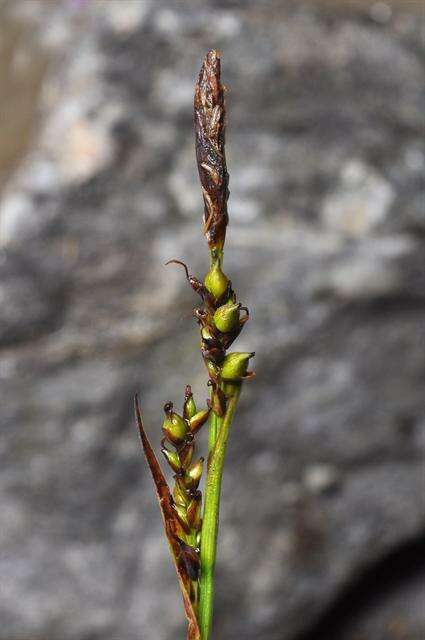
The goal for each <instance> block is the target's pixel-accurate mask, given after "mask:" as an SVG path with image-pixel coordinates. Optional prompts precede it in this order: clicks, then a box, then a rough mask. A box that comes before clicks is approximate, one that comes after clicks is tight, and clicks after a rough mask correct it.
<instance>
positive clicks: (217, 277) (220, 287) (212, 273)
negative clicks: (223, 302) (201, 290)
mask: <svg viewBox="0 0 425 640" xmlns="http://www.w3.org/2000/svg"><path fill="white" fill-rule="evenodd" d="M204 284H205V286H206V288H207V290H208V291H209V292H210V293H211V295H212V296H213V297H214V298H215V299H216V300H218V299H219V298H221V297H222V296H223V295H224V294H225V293H226V291H227V289H228V286H229V278H228V277H227V276H226V275H225V274H224V273H223V271H222V270H221V266H220V261H219V260H215V261H214V262H213V264H212V266H211V269H210V270H209V271H208V273H207V275H206V276H205V279H204Z"/></svg>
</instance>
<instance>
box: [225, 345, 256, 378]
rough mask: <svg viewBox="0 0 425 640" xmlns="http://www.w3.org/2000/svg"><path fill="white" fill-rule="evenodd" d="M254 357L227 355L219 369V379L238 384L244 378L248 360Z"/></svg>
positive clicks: (248, 354)
mask: <svg viewBox="0 0 425 640" xmlns="http://www.w3.org/2000/svg"><path fill="white" fill-rule="evenodd" d="M254 355H255V353H254V352H251V353H238V352H234V353H228V354H227V356H226V357H225V358H224V362H223V366H222V368H221V377H222V379H223V380H225V381H227V382H239V381H240V380H241V379H242V378H244V377H245V376H246V373H247V370H248V363H249V359H250V358H252V357H253V356H254Z"/></svg>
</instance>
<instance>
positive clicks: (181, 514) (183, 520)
mask: <svg viewBox="0 0 425 640" xmlns="http://www.w3.org/2000/svg"><path fill="white" fill-rule="evenodd" d="M174 509H175V510H176V512H177V515H178V518H179V521H180V524H181V525H182V527H183V529H184V530H185V531H186V533H189V531H190V525H189V520H188V519H187V513H186V508H185V507H182V506H181V505H179V504H175V505H174Z"/></svg>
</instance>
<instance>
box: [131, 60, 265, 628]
mask: <svg viewBox="0 0 425 640" xmlns="http://www.w3.org/2000/svg"><path fill="white" fill-rule="evenodd" d="M194 119H195V149H196V161H197V165H198V172H199V179H200V182H201V189H202V196H203V201H204V216H203V230H204V234H205V237H206V240H207V244H208V249H209V260H210V267H209V271H208V272H207V274H206V276H205V277H204V279H203V280H199V279H198V278H196V277H195V276H193V275H191V274H190V273H189V270H188V268H187V266H186V264H184V262H181V261H180V260H176V259H173V260H170V261H169V262H168V263H167V264H169V263H176V264H179V265H181V266H183V268H184V270H185V275H186V278H187V281H188V283H189V285H190V286H191V287H192V289H193V290H194V292H195V293H196V294H197V295H198V296H199V298H200V302H201V304H200V306H199V307H197V308H196V309H194V317H195V319H196V321H197V323H198V325H199V330H200V351H201V355H202V358H203V360H204V363H205V366H206V370H207V374H208V381H207V385H208V387H209V398H208V400H207V401H206V406H205V407H204V408H201V409H200V408H199V407H197V405H196V404H195V400H194V397H193V394H192V390H191V387H190V386H189V385H187V386H186V388H185V393H184V401H183V410H182V413H181V414H179V413H177V412H176V411H175V410H174V407H173V404H172V403H171V402H167V403H166V404H165V406H164V412H165V417H164V422H163V426H162V432H163V438H162V441H161V445H162V448H161V451H162V453H163V455H164V457H165V459H166V461H167V463H168V465H169V466H170V468H171V469H172V471H173V473H174V476H173V479H174V485H173V487H172V489H170V488H169V486H168V484H167V481H166V478H165V476H164V474H163V472H162V470H161V467H160V465H159V462H158V460H157V457H156V455H155V453H154V451H153V448H152V446H151V444H150V443H149V440H148V438H147V436H146V432H145V429H144V426H143V422H142V417H141V412H140V407H139V402H138V399H137V397H136V399H135V404H136V417H137V423H138V426H139V431H140V435H141V440H142V446H143V451H144V453H145V457H146V459H147V462H148V465H149V468H150V470H151V473H152V476H153V479H154V483H155V487H156V493H157V498H158V502H159V506H160V510H161V513H162V518H163V523H164V529H165V534H166V536H167V540H168V543H169V546H170V550H171V554H172V557H173V560H174V564H175V568H176V571H177V576H178V579H179V583H180V588H181V591H182V595H183V603H184V608H185V613H186V617H187V620H188V632H187V639H188V640H210V639H211V628H212V617H213V600H214V569H215V561H216V553H217V534H218V521H219V508H220V494H221V480H222V475H223V467H224V460H225V453H226V445H227V440H228V437H229V431H230V427H231V424H232V420H233V416H234V412H235V409H236V406H237V404H238V400H239V397H240V393H241V388H242V384H243V381H244V380H246V379H249V378H252V377H253V375H254V374H253V373H252V372H250V371H248V365H249V360H250V358H252V356H253V355H254V353H246V352H230V353H228V352H227V350H228V349H229V347H230V346H231V345H232V343H233V342H234V340H235V339H236V338H237V337H238V335H239V333H240V332H241V330H242V329H243V327H244V325H245V324H246V322H247V321H248V319H249V312H248V309H247V308H246V307H245V306H242V304H241V303H240V302H238V300H237V296H236V293H235V291H234V289H233V287H232V283H231V281H230V280H229V278H228V276H227V275H226V274H225V272H224V270H223V257H224V243H225V238H226V229H227V224H228V212H227V200H228V196H229V189H228V184H229V175H228V173H227V167H226V157H225V149H224V138H225V135H224V134H225V104H224V87H223V85H222V84H221V79H220V56H219V53H218V52H217V51H215V50H212V51H210V52H209V53H208V54H207V55H206V57H205V59H204V62H203V65H202V68H201V71H200V73H199V78H198V81H197V83H196V86H195V99H194ZM207 423H208V429H209V432H208V459H207V464H206V465H204V458H203V457H199V458H198V457H197V456H196V455H195V451H196V436H197V434H198V432H199V430H200V429H201V428H202V427H203V425H204V424H207ZM205 466H206V471H205V470H204V467H205ZM203 473H206V477H205V489H204V494H205V495H204V499H203V508H202V498H203V497H202V494H201V491H200V489H199V484H200V481H201V477H202V474H203Z"/></svg>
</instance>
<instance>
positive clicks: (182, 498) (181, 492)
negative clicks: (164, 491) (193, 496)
mask: <svg viewBox="0 0 425 640" xmlns="http://www.w3.org/2000/svg"><path fill="white" fill-rule="evenodd" d="M173 498H174V502H175V503H176V504H178V505H180V506H181V507H185V508H186V507H187V505H188V504H189V497H188V495H187V493H186V490H185V489H182V487H181V486H180V485H179V484H178V483H177V482H176V484H175V485H174V489H173Z"/></svg>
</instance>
